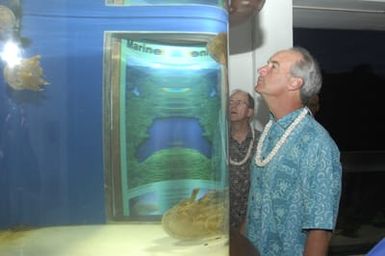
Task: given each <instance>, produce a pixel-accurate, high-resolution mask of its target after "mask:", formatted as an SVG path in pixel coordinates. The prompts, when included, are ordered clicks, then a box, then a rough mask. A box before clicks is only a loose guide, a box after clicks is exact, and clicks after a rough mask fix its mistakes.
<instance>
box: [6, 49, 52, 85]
mask: <svg viewBox="0 0 385 256" xmlns="http://www.w3.org/2000/svg"><path fill="white" fill-rule="evenodd" d="M40 58H41V56H40V55H35V56H33V57H32V58H29V59H22V60H21V62H20V64H18V65H16V66H14V67H10V66H8V65H6V66H5V68H4V78H5V80H6V81H7V83H8V85H9V86H10V87H12V88H13V89H15V90H32V91H40V90H42V89H43V87H44V86H45V85H47V84H48V82H47V81H46V80H44V79H43V78H42V76H43V69H42V68H41V67H40Z"/></svg>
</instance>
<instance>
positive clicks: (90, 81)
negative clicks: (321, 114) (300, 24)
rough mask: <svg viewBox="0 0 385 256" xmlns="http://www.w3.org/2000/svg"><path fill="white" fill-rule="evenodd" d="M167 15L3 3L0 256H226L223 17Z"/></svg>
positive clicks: (137, 8)
mask: <svg viewBox="0 0 385 256" xmlns="http://www.w3.org/2000/svg"><path fill="white" fill-rule="evenodd" d="M163 2H165V3H166V2H167V4H166V5H163V4H161V5H160V6H157V7H154V8H156V10H155V9H152V8H153V5H155V4H154V1H91V0H85V1H81V2H79V1H59V0H53V1H50V2H49V3H47V2H46V1H43V0H36V1H33V3H32V1H11V0H9V1H6V0H0V12H1V14H2V15H1V19H0V41H1V42H0V47H1V51H2V52H1V57H2V61H1V62H2V69H3V74H2V79H1V81H0V98H1V99H0V255H6V256H13V255H28V256H34V255H39V256H45V255H49V256H56V255H69V256H73V255H76V256H82V255H96V256H98V255H126V254H127V253H129V254H130V255H144V256H146V255H170V254H174V255H197V254H202V253H204V254H207V255H228V248H229V245H228V241H229V239H228V237H229V235H228V219H227V215H228V184H227V178H228V177H227V129H228V124H227V113H226V112H227V111H226V105H227V97H228V87H227V63H226V56H227V47H226V44H227V12H226V11H225V9H224V8H217V7H223V1H163ZM142 3H144V4H142ZM189 3H194V5H188V4H189ZM168 4H175V6H169V5H168ZM184 4H187V5H186V6H185V5H184ZM197 8H198V9H197ZM159 11H160V12H159ZM159 13H164V14H167V15H165V17H163V16H162V15H159ZM213 17H216V18H215V19H213ZM191 21H194V22H191Z"/></svg>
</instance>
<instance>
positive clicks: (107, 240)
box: [0, 224, 229, 256]
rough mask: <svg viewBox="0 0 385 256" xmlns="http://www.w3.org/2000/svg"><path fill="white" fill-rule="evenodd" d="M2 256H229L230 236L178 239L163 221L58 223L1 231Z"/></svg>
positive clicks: (0, 245)
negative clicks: (161, 222) (140, 222)
mask: <svg viewBox="0 0 385 256" xmlns="http://www.w3.org/2000/svg"><path fill="white" fill-rule="evenodd" d="M0 255H1V256H20V255H22V256H110V255H114V256H120V255H122V256H123V255H124V256H127V255H135V256H163V255H164V256H166V255H167V256H172V255H175V256H177V255H180V256H190V255H191V256H196V255H204V256H227V255H229V245H228V237H217V238H213V239H209V240H205V241H178V240H176V239H174V238H171V237H169V236H168V235H167V234H166V233H165V232H164V230H163V229H162V227H161V225H159V224H107V225H85V226H58V227H44V228H37V229H28V228H20V229H18V230H3V231H0Z"/></svg>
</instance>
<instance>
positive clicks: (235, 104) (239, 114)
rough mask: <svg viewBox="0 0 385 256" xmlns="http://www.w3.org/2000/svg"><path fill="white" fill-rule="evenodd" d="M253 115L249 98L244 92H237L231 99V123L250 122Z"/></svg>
mask: <svg viewBox="0 0 385 256" xmlns="http://www.w3.org/2000/svg"><path fill="white" fill-rule="evenodd" d="M252 113H253V110H252V109H251V108H250V106H249V101H248V96H247V94H245V93H243V92H237V93H235V94H233V95H232V96H231V97H230V101H229V115H230V120H231V122H235V121H248V120H249V118H250V117H251V115H252Z"/></svg>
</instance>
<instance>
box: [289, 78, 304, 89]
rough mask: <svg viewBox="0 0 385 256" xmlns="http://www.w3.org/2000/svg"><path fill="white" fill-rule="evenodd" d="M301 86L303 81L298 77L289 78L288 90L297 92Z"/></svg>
mask: <svg viewBox="0 0 385 256" xmlns="http://www.w3.org/2000/svg"><path fill="white" fill-rule="evenodd" d="M302 85H303V79H302V78H300V77H291V78H290V86H289V89H290V90H299V89H301V87H302Z"/></svg>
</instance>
